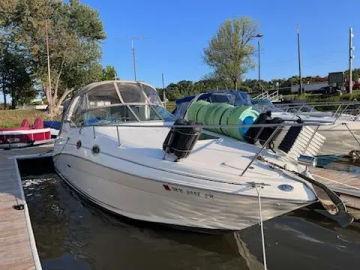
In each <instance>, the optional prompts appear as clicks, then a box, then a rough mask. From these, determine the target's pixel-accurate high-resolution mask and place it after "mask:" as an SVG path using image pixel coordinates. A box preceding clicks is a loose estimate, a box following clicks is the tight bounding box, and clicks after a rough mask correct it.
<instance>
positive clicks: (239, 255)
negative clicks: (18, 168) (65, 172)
mask: <svg viewBox="0 0 360 270" xmlns="http://www.w3.org/2000/svg"><path fill="white" fill-rule="evenodd" d="M24 187H25V194H26V197H27V198H26V199H27V202H28V204H29V209H30V216H31V221H32V224H33V229H34V233H35V238H36V243H37V246H38V250H39V255H40V259H41V262H42V264H43V268H44V269H207V270H208V269H262V264H261V261H262V254H261V242H260V233H259V228H258V227H257V226H254V227H252V228H249V229H247V230H244V231H242V232H240V233H235V234H234V233H227V234H216V235H208V234H201V233H195V232H188V231H180V230H174V229H171V228H168V227H165V226H158V225H149V224H146V223H139V222H133V221H129V220H127V219H123V218H118V217H116V216H114V215H111V214H109V213H106V212H104V211H103V210H101V209H99V208H97V207H95V206H94V205H92V204H91V203H89V202H87V201H86V200H84V199H82V198H80V197H79V196H78V195H77V193H76V192H74V191H73V190H72V189H70V188H69V187H68V186H67V185H66V184H64V183H63V182H62V181H61V180H60V179H59V178H58V176H56V175H53V174H51V175H46V176H41V178H38V177H37V178H36V179H32V180H31V177H27V179H25V181H24ZM265 237H266V248H267V255H268V266H269V269H289V268H291V269H304V268H306V267H308V268H309V269H313V268H314V266H316V269H345V268H346V269H357V267H356V266H357V265H359V263H360V258H359V256H358V254H359V252H360V229H359V226H358V225H355V226H351V227H350V228H348V229H342V228H339V227H338V226H337V225H336V224H335V223H333V222H332V221H330V220H327V219H325V218H323V217H322V216H320V215H319V214H317V213H315V212H313V211H310V210H301V211H298V212H297V213H296V215H295V214H289V215H286V216H283V217H280V218H277V219H275V220H272V221H269V222H266V223H265Z"/></svg>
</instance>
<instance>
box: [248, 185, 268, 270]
mask: <svg viewBox="0 0 360 270" xmlns="http://www.w3.org/2000/svg"><path fill="white" fill-rule="evenodd" d="M249 184H250V185H251V186H252V187H253V188H255V190H256V193H257V195H258V203H259V220H260V231H261V245H262V254H263V264H264V270H267V263H266V248H265V236H264V224H263V218H262V208H261V195H260V190H259V188H264V186H266V184H264V183H255V182H251V183H249Z"/></svg>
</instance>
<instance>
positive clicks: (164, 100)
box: [161, 73, 166, 108]
mask: <svg viewBox="0 0 360 270" xmlns="http://www.w3.org/2000/svg"><path fill="white" fill-rule="evenodd" d="M161 82H162V88H163V103H164V107H165V108H166V94H165V79H164V73H161Z"/></svg>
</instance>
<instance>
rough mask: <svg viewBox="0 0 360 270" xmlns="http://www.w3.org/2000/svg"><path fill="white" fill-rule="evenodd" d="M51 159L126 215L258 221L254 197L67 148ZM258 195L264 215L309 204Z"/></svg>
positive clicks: (233, 224) (224, 224)
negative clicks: (140, 171) (124, 168)
mask: <svg viewBox="0 0 360 270" xmlns="http://www.w3.org/2000/svg"><path fill="white" fill-rule="evenodd" d="M54 165H55V168H56V170H57V172H58V173H59V174H60V176H61V177H62V178H64V179H65V180H66V181H67V182H68V183H69V184H70V186H72V187H73V188H74V189H75V190H77V191H78V192H80V193H81V194H82V195H83V196H86V197H87V198H88V199H89V200H91V201H93V202H94V203H96V204H97V205H99V206H101V207H103V208H105V209H106V210H109V211H111V212H114V213H116V214H119V215H122V216H125V217H128V218H132V219H136V220H142V221H148V222H156V223H164V224H171V225H176V226H181V227H191V228H201V229H215V230H241V229H244V228H247V227H250V226H252V225H254V224H257V223H258V222H259V204H258V197H254V196H244V195H239V194H236V193H226V192H217V191H213V190H207V189H200V188H193V187H187V186H182V185H178V184H172V183H171V181H170V179H169V182H168V183H167V182H163V181H158V180H156V179H150V178H143V177H140V176H137V175H133V174H128V173H125V172H121V171H118V170H115V169H113V168H110V167H106V166H103V165H101V164H99V163H95V162H92V161H90V160H87V159H85V158H83V157H80V156H75V155H71V154H66V153H60V154H58V155H56V156H54ZM261 201H262V216H263V219H264V220H268V219H271V218H273V217H276V216H279V215H282V214H284V213H288V212H290V211H292V210H295V209H297V208H300V207H303V206H305V205H308V204H309V203H301V202H290V201H282V200H276V199H268V198H262V200H261Z"/></svg>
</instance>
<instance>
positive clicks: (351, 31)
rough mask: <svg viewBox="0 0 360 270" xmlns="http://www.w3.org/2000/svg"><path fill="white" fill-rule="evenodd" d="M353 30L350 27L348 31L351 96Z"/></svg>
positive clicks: (350, 90)
mask: <svg viewBox="0 0 360 270" xmlns="http://www.w3.org/2000/svg"><path fill="white" fill-rule="evenodd" d="M353 37H354V34H353V29H352V27H350V29H349V93H350V94H352V90H353V81H352V65H353V59H354V54H353V52H354V47H353Z"/></svg>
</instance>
